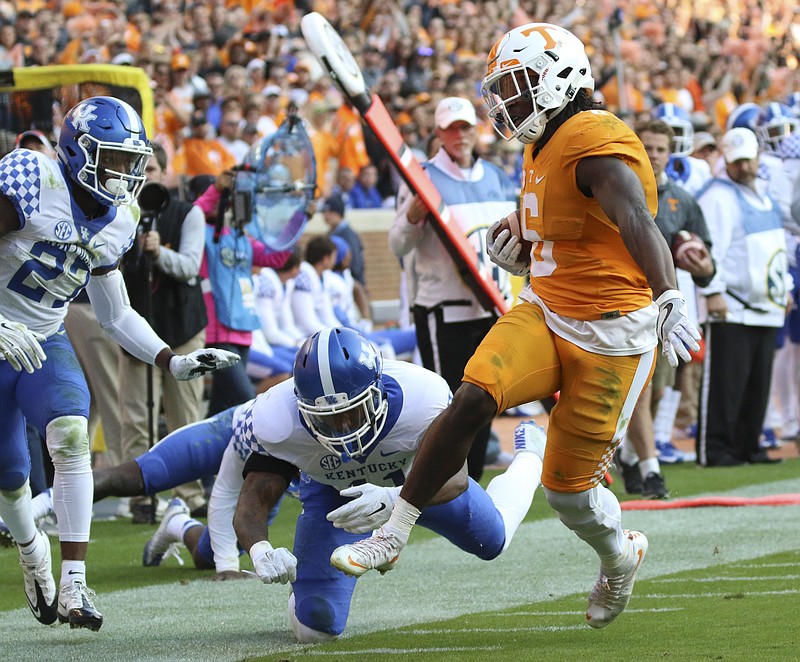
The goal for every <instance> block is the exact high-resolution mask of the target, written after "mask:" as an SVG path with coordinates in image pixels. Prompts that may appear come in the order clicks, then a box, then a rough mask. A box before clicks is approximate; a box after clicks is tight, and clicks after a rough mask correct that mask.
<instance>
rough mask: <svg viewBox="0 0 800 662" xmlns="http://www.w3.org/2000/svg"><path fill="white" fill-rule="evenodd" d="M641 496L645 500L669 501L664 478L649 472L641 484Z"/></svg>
mask: <svg viewBox="0 0 800 662" xmlns="http://www.w3.org/2000/svg"><path fill="white" fill-rule="evenodd" d="M642 496H643V497H644V498H645V499H669V490H668V489H667V486H666V484H665V483H664V476H662V475H661V474H657V473H656V472H655V471H651V472H650V473H649V474H647V476H645V478H644V481H643V482H642Z"/></svg>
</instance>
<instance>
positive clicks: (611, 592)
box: [586, 531, 647, 628]
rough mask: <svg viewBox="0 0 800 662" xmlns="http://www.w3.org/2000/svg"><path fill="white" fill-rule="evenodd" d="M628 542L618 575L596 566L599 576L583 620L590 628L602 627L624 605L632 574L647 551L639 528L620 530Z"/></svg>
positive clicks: (644, 539)
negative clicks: (623, 561) (623, 562)
mask: <svg viewBox="0 0 800 662" xmlns="http://www.w3.org/2000/svg"><path fill="white" fill-rule="evenodd" d="M623 534H624V535H625V537H626V538H627V539H628V540H629V541H630V546H629V551H628V561H627V563H626V564H625V565H624V566H623V570H622V571H621V572H620V573H619V574H613V575H612V574H608V575H607V574H606V573H605V572H604V571H603V569H602V568H601V569H600V578H599V579H598V580H597V583H596V584H595V585H594V587H593V588H592V592H591V593H590V594H589V608H588V609H587V610H586V620H587V621H588V623H589V625H590V626H591V627H593V628H604V627H605V626H606V625H608V624H609V623H611V622H612V621H613V620H614V619H615V618H616V617H617V616H619V615H620V614H621V613H622V612H623V611H624V610H625V607H627V606H628V601H629V600H630V599H631V593H632V592H633V583H634V581H636V573H637V572H638V571H639V568H640V567H641V565H642V561H644V557H645V554H647V538H645V536H644V534H643V533H640V532H639V531H623Z"/></svg>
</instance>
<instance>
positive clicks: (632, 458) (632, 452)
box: [619, 437, 639, 465]
mask: <svg viewBox="0 0 800 662" xmlns="http://www.w3.org/2000/svg"><path fill="white" fill-rule="evenodd" d="M619 457H620V459H621V460H622V461H623V462H624V463H625V464H631V465H633V464H636V463H637V462H638V461H639V456H638V455H636V449H634V447H633V444H632V443H631V442H630V439H628V437H623V438H622V444H621V445H620V447H619Z"/></svg>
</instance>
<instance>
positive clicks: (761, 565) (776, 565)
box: [737, 563, 800, 569]
mask: <svg viewBox="0 0 800 662" xmlns="http://www.w3.org/2000/svg"><path fill="white" fill-rule="evenodd" d="M737 567H738V568H749V569H753V568H800V563H740V564H739V565H738V566H737Z"/></svg>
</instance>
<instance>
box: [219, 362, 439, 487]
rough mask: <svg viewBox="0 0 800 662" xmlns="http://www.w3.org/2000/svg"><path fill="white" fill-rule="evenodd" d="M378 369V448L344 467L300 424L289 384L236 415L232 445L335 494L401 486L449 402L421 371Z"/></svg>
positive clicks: (435, 379)
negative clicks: (381, 400) (382, 401)
mask: <svg viewBox="0 0 800 662" xmlns="http://www.w3.org/2000/svg"><path fill="white" fill-rule="evenodd" d="M383 367H384V370H383V385H384V389H385V392H386V395H387V398H388V402H389V413H388V415H387V418H386V424H385V425H384V428H383V430H382V432H381V435H380V437H379V440H378V442H377V443H375V444H373V445H372V446H371V447H370V448H369V449H368V451H367V453H366V455H364V456H362V457H360V458H354V459H351V460H348V461H344V460H343V459H342V456H341V455H336V454H333V453H331V452H330V451H329V450H327V449H326V448H324V447H323V446H322V445H321V444H320V443H319V442H318V441H317V440H316V439H315V438H314V437H313V436H312V435H311V433H310V432H309V431H308V429H307V428H306V427H305V425H304V424H303V423H302V422H301V420H300V413H299V410H298V407H297V397H296V396H295V393H294V380H291V379H290V380H287V381H285V382H282V383H280V384H278V385H277V386H273V387H272V388H271V389H269V390H268V391H266V392H265V393H262V394H261V395H259V396H257V397H256V399H255V400H254V401H252V402H251V403H250V404H249V405H245V406H243V407H241V408H239V409H238V410H237V412H236V414H235V416H234V427H235V428H236V434H235V435H234V443H235V444H238V445H240V448H239V449H238V450H239V454H240V456H246V454H247V452H249V451H252V452H254V453H260V454H262V455H269V456H271V457H275V458H278V459H280V460H284V461H285V462H289V463H290V464H292V465H294V466H295V467H297V468H298V469H300V470H301V471H302V472H304V473H305V474H307V475H308V476H309V477H310V478H311V479H313V480H315V481H317V482H319V483H323V484H326V485H331V486H333V487H335V488H336V489H337V490H342V489H344V488H346V487H350V486H351V485H354V484H362V483H364V482H368V483H372V484H373V485H381V486H396V485H401V484H402V483H403V481H404V479H405V476H406V475H407V474H408V472H409V470H410V469H411V462H412V460H413V459H414V455H415V454H416V452H417V449H418V448H419V444H420V441H421V440H422V435H423V434H424V433H425V431H426V430H427V429H428V426H429V425H430V424H431V423H432V422H433V419H434V418H436V417H437V416H438V415H439V413H441V411H442V410H443V409H444V408H445V407H447V405H448V404H449V402H450V399H451V397H452V396H451V394H450V388H449V387H448V386H447V382H445V381H444V379H442V378H441V377H440V376H439V375H437V374H436V373H433V372H431V371H429V370H426V369H425V368H421V367H420V366H417V365H414V364H412V363H406V362H403V361H388V360H387V361H384V364H383Z"/></svg>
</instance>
